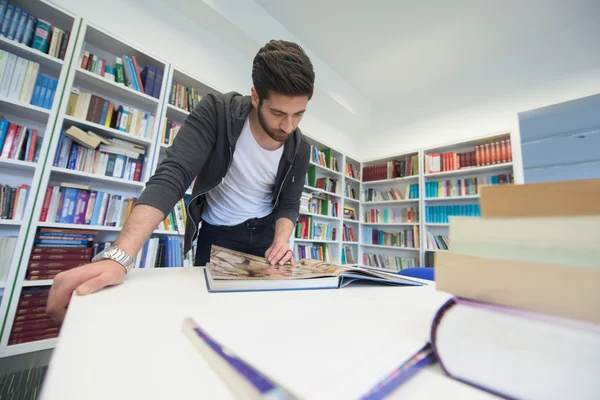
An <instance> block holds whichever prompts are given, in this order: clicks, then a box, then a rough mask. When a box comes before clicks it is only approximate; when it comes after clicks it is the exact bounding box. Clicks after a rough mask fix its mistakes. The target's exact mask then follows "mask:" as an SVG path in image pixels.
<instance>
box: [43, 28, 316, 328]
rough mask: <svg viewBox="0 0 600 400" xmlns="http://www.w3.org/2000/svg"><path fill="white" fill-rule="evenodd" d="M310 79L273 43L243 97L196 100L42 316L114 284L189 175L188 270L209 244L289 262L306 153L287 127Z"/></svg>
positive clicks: (294, 55)
mask: <svg viewBox="0 0 600 400" xmlns="http://www.w3.org/2000/svg"><path fill="white" fill-rule="evenodd" d="M314 77H315V75H314V71H313V67H312V63H311V62H310V59H309V58H308V56H307V55H306V54H305V53H304V51H303V50H302V48H301V47H300V46H298V45H297V44H295V43H291V42H285V41H274V40H273V41H271V42H269V43H267V44H266V45H265V46H264V47H263V48H261V49H260V50H259V51H258V53H257V55H256V57H255V58H254V63H253V66H252V81H253V85H254V87H253V88H252V95H251V96H242V95H240V94H238V93H228V94H225V95H206V96H205V97H204V98H203V99H202V101H201V102H200V103H199V104H198V105H197V106H196V108H195V109H194V110H193V111H192V112H191V113H190V115H189V116H188V118H187V120H186V121H185V123H184V125H183V126H182V127H181V129H180V131H179V133H178V135H177V137H176V139H175V141H174V142H173V145H172V146H171V147H170V148H169V149H167V157H166V159H165V160H164V161H163V162H162V163H161V164H160V166H159V167H158V168H157V170H156V173H155V174H154V176H152V177H151V178H150V180H149V181H148V183H147V184H146V188H145V190H144V192H143V193H142V194H141V196H140V198H139V200H138V201H137V203H136V206H135V207H134V209H133V211H132V213H131V215H130V216H129V218H128V219H127V222H126V223H125V225H124V226H123V229H122V230H121V233H120V234H119V236H118V238H117V240H116V241H115V242H114V244H113V246H111V247H110V248H108V249H107V250H106V251H104V252H103V253H101V255H99V256H97V257H95V258H94V260H92V263H91V264H87V265H84V266H81V267H78V268H74V269H72V270H70V271H66V272H62V273H60V274H58V275H57V276H56V278H55V280H54V283H53V285H52V288H51V290H50V296H49V299H48V305H47V311H48V313H49V314H50V315H51V316H52V317H53V318H54V319H55V320H57V321H62V319H63V318H64V315H65V313H66V308H67V305H68V302H69V299H70V298H71V294H72V293H73V291H74V290H76V291H77V293H78V294H80V295H85V294H89V293H93V292H96V291H98V290H100V289H102V288H104V287H106V286H110V285H117V284H120V283H122V282H123V281H124V280H125V275H126V272H128V271H129V269H130V268H131V266H132V262H133V257H135V256H136V255H137V254H138V252H139V251H140V249H141V248H142V246H143V245H144V243H145V242H146V241H147V240H148V238H149V237H150V236H151V235H152V232H153V231H154V229H155V228H156V227H157V226H158V224H159V223H160V222H161V221H162V220H163V219H164V218H165V216H166V215H167V214H168V213H169V212H170V211H171V210H172V209H173V207H174V205H175V203H176V202H177V201H178V200H179V199H181V197H183V194H184V192H185V191H186V189H187V188H188V187H189V185H190V184H191V182H192V180H193V179H194V178H196V183H195V184H194V188H193V192H192V197H191V200H190V203H189V205H188V219H187V225H186V232H185V246H184V251H185V252H187V251H189V250H190V248H191V247H192V242H193V240H194V239H196V236H197V250H196V259H195V263H194V264H195V265H206V263H207V261H208V260H209V257H210V248H211V246H212V245H213V244H216V245H219V246H223V247H228V248H231V249H234V250H239V251H243V252H247V253H251V254H255V255H259V256H265V257H267V259H268V261H269V262H271V264H275V263H279V264H281V265H283V264H284V263H286V262H288V261H289V262H291V263H292V264H293V263H294V259H293V253H292V251H291V249H290V248H289V244H288V241H289V237H290V235H291V233H292V232H293V230H294V226H295V223H296V220H297V218H298V211H299V205H300V196H301V194H302V188H303V186H304V180H305V175H306V172H307V170H308V164H309V156H310V145H309V144H308V143H307V142H306V140H305V139H304V138H303V137H302V134H301V133H300V129H298V128H297V127H298V124H299V123H300V120H301V119H302V116H303V115H304V112H305V110H306V106H307V104H308V101H309V100H310V98H311V97H312V94H313V86H314ZM200 225H201V226H202V227H201V229H200V233H199V234H198V229H199V226H200Z"/></svg>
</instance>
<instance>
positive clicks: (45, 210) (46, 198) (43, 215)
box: [40, 186, 54, 222]
mask: <svg viewBox="0 0 600 400" xmlns="http://www.w3.org/2000/svg"><path fill="white" fill-rule="evenodd" d="M53 189H54V187H53V186H48V187H47V188H46V195H45V196H44V203H43V205H42V212H41V214H40V221H41V222H46V218H47V217H48V208H50V202H51V201H52V190H53Z"/></svg>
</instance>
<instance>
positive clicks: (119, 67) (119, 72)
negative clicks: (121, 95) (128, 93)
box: [115, 57, 125, 85]
mask: <svg viewBox="0 0 600 400" xmlns="http://www.w3.org/2000/svg"><path fill="white" fill-rule="evenodd" d="M115 71H116V75H115V82H117V83H122V84H123V85H124V84H125V71H124V70H123V60H121V59H120V58H119V57H117V62H116V63H115Z"/></svg>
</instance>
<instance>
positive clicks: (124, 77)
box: [79, 45, 163, 99]
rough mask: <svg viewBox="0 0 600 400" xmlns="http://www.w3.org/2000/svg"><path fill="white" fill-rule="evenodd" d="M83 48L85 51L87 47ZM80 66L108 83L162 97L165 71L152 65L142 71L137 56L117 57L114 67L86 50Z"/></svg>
mask: <svg viewBox="0 0 600 400" xmlns="http://www.w3.org/2000/svg"><path fill="white" fill-rule="evenodd" d="M83 48H84V49H85V45H84V46H83ZM79 66H80V67H81V69H84V70H86V71H89V72H91V73H93V74H96V75H100V76H101V77H103V78H104V79H106V80H107V81H110V82H116V83H118V84H121V85H125V86H127V87H129V88H132V89H133V90H136V91H138V92H141V93H145V94H147V95H148V96H152V97H154V98H156V99H158V98H159V97H160V89H161V86H162V80H163V70H162V69H160V68H158V67H155V66H154V65H152V64H148V65H147V66H146V67H144V68H143V69H142V68H140V65H139V64H138V62H137V59H136V57H135V56H128V55H127V54H123V56H122V57H115V64H114V67H113V66H111V65H109V64H108V62H107V61H106V60H105V59H104V58H102V57H99V56H98V55H95V54H93V53H90V52H89V51H88V50H84V51H83V53H82V54H81V63H80V64H79Z"/></svg>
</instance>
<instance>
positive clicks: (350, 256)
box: [342, 246, 356, 265]
mask: <svg viewBox="0 0 600 400" xmlns="http://www.w3.org/2000/svg"><path fill="white" fill-rule="evenodd" d="M342 264H343V265H352V264H356V258H355V257H354V249H353V248H352V246H343V247H342Z"/></svg>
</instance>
